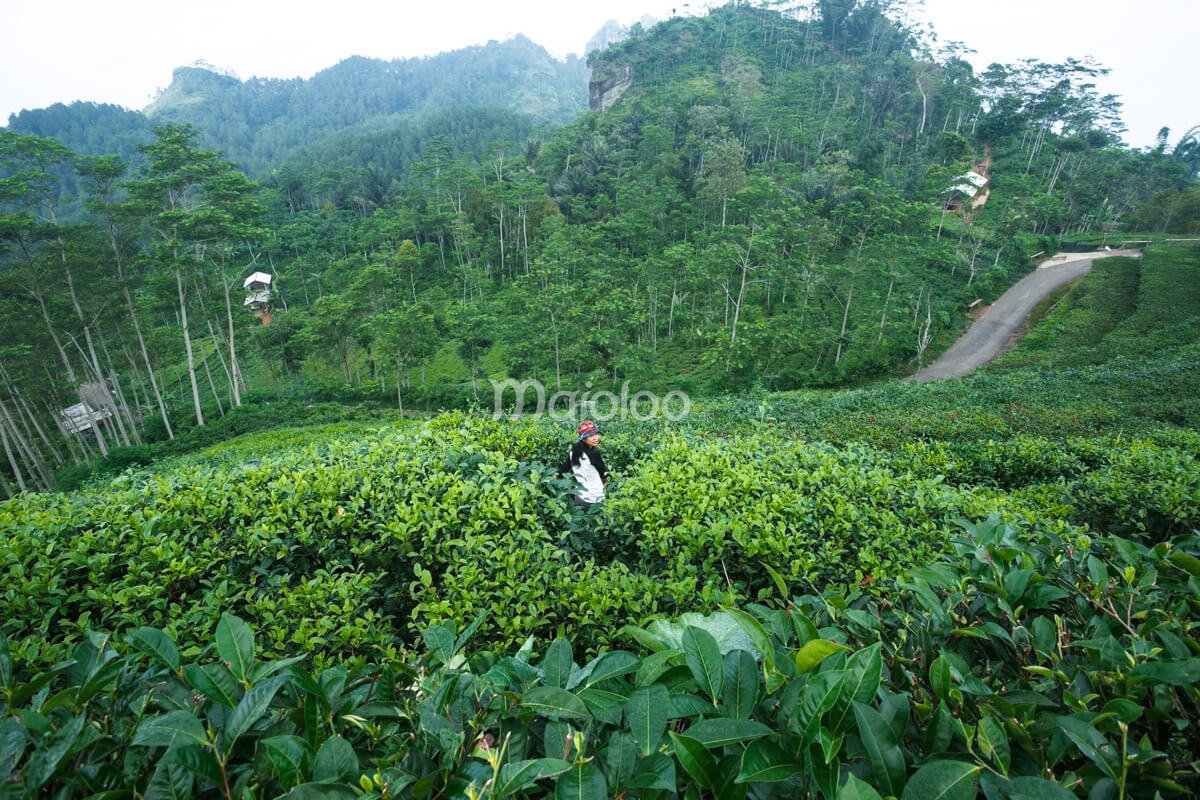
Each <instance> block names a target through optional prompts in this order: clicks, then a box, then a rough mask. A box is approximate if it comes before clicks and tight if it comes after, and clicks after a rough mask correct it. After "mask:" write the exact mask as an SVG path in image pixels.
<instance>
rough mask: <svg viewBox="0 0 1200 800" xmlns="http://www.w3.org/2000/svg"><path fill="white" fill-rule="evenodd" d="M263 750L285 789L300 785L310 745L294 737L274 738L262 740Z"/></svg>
mask: <svg viewBox="0 0 1200 800" xmlns="http://www.w3.org/2000/svg"><path fill="white" fill-rule="evenodd" d="M262 748H263V750H265V751H266V753H267V758H268V759H270V761H271V765H272V766H274V767H275V772H276V773H277V774H278V775H279V782H280V783H281V784H283V786H284V787H290V786H295V785H296V784H297V783H299V781H300V776H301V775H302V774H303V772H304V762H305V761H306V760H307V759H308V756H309V750H308V744H307V743H306V742H305V741H304V740H303V739H301V738H300V737H299V736H292V735H283V736H272V737H270V738H269V739H263V740H262Z"/></svg>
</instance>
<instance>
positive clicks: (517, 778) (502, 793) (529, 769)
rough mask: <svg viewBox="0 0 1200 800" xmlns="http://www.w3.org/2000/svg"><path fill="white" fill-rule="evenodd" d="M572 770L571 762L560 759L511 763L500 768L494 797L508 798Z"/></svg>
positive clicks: (538, 759)
mask: <svg viewBox="0 0 1200 800" xmlns="http://www.w3.org/2000/svg"><path fill="white" fill-rule="evenodd" d="M570 768H571V764H570V763H569V762H567V761H563V760H562V759H558V758H532V759H528V760H525V761H513V762H510V763H508V764H505V765H504V766H502V767H501V768H500V775H499V777H498V778H497V780H496V785H495V787H494V788H493V790H492V791H493V794H492V796H493V797H496V798H500V797H508V796H509V795H511V794H516V793H517V792H520V791H522V790H524V789H527V788H528V787H530V786H532V785H533V784H534V783H535V782H536V781H539V780H541V779H542V778H553V777H555V776H556V775H561V774H562V773H564V772H566V771H567V770H569V769H570Z"/></svg>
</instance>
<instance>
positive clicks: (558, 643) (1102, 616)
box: [0, 517, 1200, 798]
mask: <svg viewBox="0 0 1200 800" xmlns="http://www.w3.org/2000/svg"><path fill="white" fill-rule="evenodd" d="M961 532H962V535H960V536H959V537H956V538H955V539H954V541H953V543H952V550H951V551H950V552H948V553H947V554H946V556H944V557H943V558H941V559H938V560H936V561H935V562H933V563H931V564H930V565H929V566H926V567H923V568H921V569H918V570H915V571H914V572H912V573H911V574H909V575H908V576H906V577H905V578H904V579H902V580H900V581H898V582H896V583H895V584H891V585H890V588H889V591H888V593H887V594H886V596H882V597H881V596H873V595H870V594H864V593H862V592H861V591H859V590H853V591H850V592H840V591H826V592H824V593H821V594H805V595H791V594H790V592H789V591H788V586H787V584H786V583H784V582H781V583H780V585H779V587H778V588H779V589H780V590H782V591H783V596H782V597H781V598H778V599H777V600H776V601H773V602H769V603H766V604H751V605H748V606H746V607H744V608H742V609H738V608H730V609H727V610H724V611H720V612H717V613H714V614H712V615H710V616H707V617H699V616H696V615H689V616H685V617H682V618H680V619H679V620H678V622H665V621H659V622H656V623H654V625H652V626H651V627H650V628H649V629H647V630H642V629H630V630H629V633H630V634H631V635H632V636H633V637H634V638H635V639H636V641H637V642H638V644H639V645H640V647H639V649H638V651H637V652H629V651H625V650H610V651H607V652H603V653H601V654H598V655H596V656H594V657H592V658H591V659H589V660H586V662H583V663H577V662H576V661H575V658H576V656H575V653H574V652H573V651H574V648H573V647H572V645H571V642H570V641H569V640H568V639H564V638H555V639H553V640H552V641H551V640H549V639H543V640H541V641H542V642H545V643H546V644H544V645H540V644H539V643H538V642H537V641H535V640H534V639H532V638H531V639H530V640H529V641H527V642H526V644H525V646H523V647H522V648H521V649H520V650H519V651H517V652H515V653H513V654H508V655H505V654H503V652H502V651H486V650H478V649H471V650H467V649H466V648H467V645H468V643H469V641H470V639H471V637H472V635H473V634H474V633H475V631H476V630H477V629H478V627H479V625H480V623H481V622H482V617H481V618H479V619H476V620H475V621H474V622H473V623H472V624H471V625H469V626H467V627H466V628H465V629H459V628H458V627H456V626H455V625H454V624H453V623H444V624H438V625H433V626H430V627H427V628H425V630H424V631H423V638H424V640H425V643H426V647H425V649H424V653H423V655H417V654H416V653H410V654H408V655H407V656H406V657H404V658H402V659H395V658H392V659H388V660H385V661H382V662H376V663H372V662H369V661H368V662H364V661H362V660H355V661H354V662H353V663H351V664H350V665H345V666H332V667H327V668H324V669H317V670H316V671H311V668H310V667H309V666H307V665H306V664H305V662H304V660H303V658H302V657H292V658H283V659H279V660H271V659H270V658H269V657H267V656H265V654H264V653H263V651H262V650H261V647H260V645H259V643H258V642H257V641H256V640H257V638H258V635H256V633H255V631H254V630H253V629H252V628H251V627H250V626H248V625H247V624H246V623H245V622H243V621H242V620H241V619H239V618H238V617H235V616H232V615H230V614H223V615H222V616H221V617H220V619H219V620H218V621H217V622H216V624H215V634H214V633H212V631H213V630H214V628H213V626H212V625H209V626H206V646H204V647H203V648H197V649H194V650H187V649H185V650H181V649H180V647H179V646H178V645H177V644H176V642H175V641H174V639H173V637H172V636H170V635H169V634H167V633H165V632H163V631H161V630H159V629H156V628H152V627H145V626H143V627H139V628H137V629H134V630H131V631H129V632H127V633H126V634H124V635H123V636H122V637H117V638H110V637H108V636H105V635H101V634H91V635H89V636H88V637H87V638H85V639H84V640H82V641H81V642H80V643H79V644H78V646H77V647H76V648H75V650H74V652H73V654H72V657H71V659H70V660H69V661H66V662H64V663H63V664H60V665H58V666H56V667H54V668H51V669H49V670H44V671H37V670H33V669H30V666H29V665H28V664H27V663H26V662H25V661H24V659H23V658H22V657H21V656H20V654H18V655H17V657H16V658H15V659H14V657H13V654H12V653H11V652H10V650H9V646H8V641H7V640H6V639H5V638H4V637H3V636H0V692H2V694H0V714H2V715H3V722H2V723H0V726H2V727H0V734H2V735H3V737H4V738H3V741H4V742H5V753H6V756H5V758H6V760H5V761H4V762H3V763H0V768H2V769H3V770H4V772H3V773H2V774H0V778H4V780H5V786H6V789H5V791H6V792H8V793H10V794H14V796H16V795H17V794H25V795H28V794H33V793H36V792H39V791H44V792H58V793H65V794H69V795H83V794H95V793H99V792H106V791H108V792H111V791H133V792H137V793H139V794H146V795H152V794H157V793H159V792H162V791H168V790H169V791H171V792H172V793H173V794H174V795H177V796H222V797H229V796H232V795H234V794H242V793H252V794H256V795H265V794H271V795H277V794H280V793H284V792H288V791H291V792H292V793H294V794H298V795H304V796H308V795H316V794H320V795H321V796H346V797H352V796H355V795H358V796H368V797H414V798H422V797H431V796H435V795H437V794H440V793H447V792H453V793H456V794H460V795H463V796H467V797H476V798H491V797H496V798H499V797H548V796H550V795H553V796H555V797H560V796H573V797H607V796H611V795H621V796H631V797H689V796H695V795H697V794H698V793H700V792H713V793H717V794H719V795H720V796H730V797H733V796H736V797H777V796H821V797H826V798H835V797H836V798H842V797H880V796H892V797H901V798H924V797H929V796H935V797H946V798H958V797H962V798H973V797H975V796H977V794H978V793H980V792H983V793H984V794H985V795H987V796H997V797H1017V796H1022V797H1024V796H1039V797H1082V796H1096V795H1097V793H1101V794H1107V793H1112V794H1114V795H1119V796H1129V797H1145V796H1152V795H1157V796H1163V797H1173V796H1186V795H1187V794H1189V793H1190V792H1192V791H1195V790H1196V788H1197V783H1196V781H1197V777H1196V774H1195V771H1194V762H1192V761H1191V759H1192V757H1193V753H1192V747H1191V743H1190V741H1189V740H1188V734H1189V730H1190V729H1191V728H1193V727H1194V726H1195V725H1196V724H1197V723H1198V722H1200V717H1198V714H1200V705H1198V704H1197V701H1198V700H1200V694H1198V688H1197V687H1198V686H1200V652H1198V651H1197V650H1196V648H1195V644H1194V642H1195V640H1196V636H1197V621H1196V620H1197V616H1196V606H1197V602H1198V600H1197V597H1198V596H1200V595H1198V592H1197V587H1196V581H1197V580H1200V559H1198V558H1197V554H1198V553H1200V540H1198V539H1197V538H1196V536H1195V535H1194V534H1193V535H1189V536H1187V537H1183V538H1180V539H1177V540H1175V541H1173V542H1170V543H1163V544H1160V545H1157V546H1155V547H1153V548H1147V547H1143V546H1140V545H1136V544H1133V543H1130V542H1128V541H1126V540H1122V539H1119V538H1115V537H1113V538H1107V537H1105V538H1098V539H1093V538H1090V537H1087V536H1083V535H1080V534H1078V533H1075V532H1068V533H1065V534H1034V535H1030V534H1029V533H1028V532H1021V531H1018V530H1016V529H1014V528H1012V527H1011V526H1009V525H1007V524H1005V523H1003V522H1001V521H1000V520H999V519H998V518H996V517H991V518H989V519H987V520H986V521H984V522H982V523H979V524H969V523H963V527H962V528H961ZM779 601H782V602H779ZM260 633H261V631H260ZM214 644H215V651H214ZM816 650H820V651H821V652H822V656H821V657H820V658H818V659H813V658H812V657H811V655H810V654H811V653H813V652H815V651H816Z"/></svg>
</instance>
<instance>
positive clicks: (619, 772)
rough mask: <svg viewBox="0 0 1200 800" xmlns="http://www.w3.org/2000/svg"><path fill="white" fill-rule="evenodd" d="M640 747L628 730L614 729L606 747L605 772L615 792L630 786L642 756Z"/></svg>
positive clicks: (618, 792)
mask: <svg viewBox="0 0 1200 800" xmlns="http://www.w3.org/2000/svg"><path fill="white" fill-rule="evenodd" d="M640 757H641V756H640V754H639V747H638V743H637V741H636V740H635V739H634V738H633V735H632V734H630V733H628V732H626V731H621V730H618V731H613V732H612V735H611V736H609V737H608V745H607V746H606V747H605V748H604V773H605V775H607V776H608V781H609V784H610V785H611V786H612V789H613V791H614V792H615V793H617V794H620V791H621V789H623V788H625V787H626V786H628V784H629V781H630V780H631V779H632V778H633V773H634V772H635V771H636V770H637V764H638V760H639V758H640Z"/></svg>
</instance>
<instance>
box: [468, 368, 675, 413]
mask: <svg viewBox="0 0 1200 800" xmlns="http://www.w3.org/2000/svg"><path fill="white" fill-rule="evenodd" d="M491 384H492V392H493V395H494V398H495V401H494V403H493V406H492V417H493V418H495V419H503V418H505V417H508V418H509V419H518V418H519V417H523V416H531V417H540V416H542V415H546V416H549V417H551V418H553V419H559V420H564V421H565V420H573V419H576V418H578V417H579V416H580V414H581V413H582V414H583V415H584V416H586V417H588V418H589V419H594V420H596V421H597V422H608V421H609V420H613V419H635V420H648V419H654V418H655V417H663V418H665V419H668V420H671V421H672V422H678V421H679V420H681V419H683V418H684V417H686V416H687V415H688V414H689V413H691V410H692V400H691V398H690V397H688V395H687V393H686V392H681V391H679V390H673V391H670V392H667V393H666V394H665V395H663V396H662V397H659V396H658V395H657V394H655V393H654V392H650V391H646V390H642V391H640V392H634V393H633V394H630V393H629V381H625V382H624V383H623V384H621V393H620V394H616V393H615V392H610V391H608V390H606V389H601V390H599V391H596V392H593V391H590V390H591V388H592V384H591V383H588V384H586V388H585V389H584V391H582V392H580V391H571V392H566V391H557V392H555V393H553V394H551V395H549V396H548V397H547V394H546V387H545V386H544V385H543V384H542V382H541V381H539V380H537V379H536V378H535V379H533V380H517V379H516V378H505V379H504V380H502V381H497V380H493V381H491ZM509 390H511V392H512V393H511V395H510V394H509ZM531 393H532V397H531V396H530V395H531ZM510 398H511V401H512V404H511V405H506V402H507V401H508V400H509V399H510ZM530 401H532V405H530Z"/></svg>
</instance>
